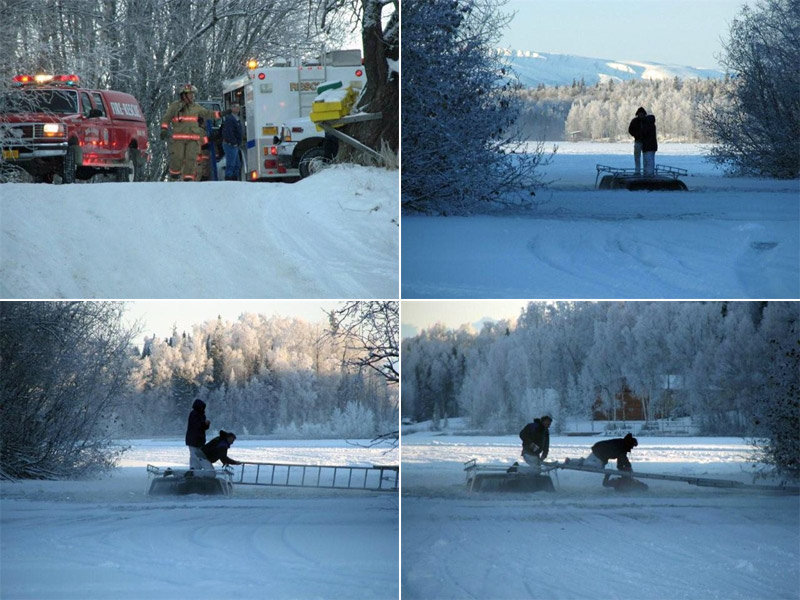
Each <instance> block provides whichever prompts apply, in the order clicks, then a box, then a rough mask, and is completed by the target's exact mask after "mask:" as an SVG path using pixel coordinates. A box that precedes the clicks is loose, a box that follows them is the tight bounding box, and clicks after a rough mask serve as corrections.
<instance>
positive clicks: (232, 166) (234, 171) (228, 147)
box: [222, 102, 243, 181]
mask: <svg viewBox="0 0 800 600" xmlns="http://www.w3.org/2000/svg"><path fill="white" fill-rule="evenodd" d="M242 136H243V132H242V123H241V121H239V105H238V104H237V103H236V102H234V103H233V104H231V106H230V111H229V112H228V114H227V116H226V117H225V120H224V121H223V122H222V151H223V152H224V153H225V181H237V180H238V179H239V169H240V167H241V165H240V164H239V146H240V145H241V143H242Z"/></svg>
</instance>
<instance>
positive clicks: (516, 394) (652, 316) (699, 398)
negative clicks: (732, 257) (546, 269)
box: [403, 302, 800, 454]
mask: <svg viewBox="0 0 800 600" xmlns="http://www.w3.org/2000/svg"><path fill="white" fill-rule="evenodd" d="M797 313H798V304H797V303H792V302H769V303H763V302H627V303H622V302H597V303H595V302H578V303H570V302H559V303H530V304H529V305H528V306H527V307H526V308H525V310H524V311H523V312H522V314H521V315H520V317H519V319H518V320H517V322H516V324H511V323H506V324H499V325H489V326H487V327H484V328H483V330H481V332H480V334H477V335H476V334H475V333H474V332H473V331H470V330H469V329H460V330H459V331H458V332H454V331H452V330H448V329H446V328H444V327H441V326H438V327H433V328H431V329H430V330H426V331H424V332H422V333H420V334H419V335H418V336H415V337H413V338H408V339H406V340H404V341H403V411H404V413H403V414H404V415H405V416H413V417H415V418H416V419H418V420H423V419H429V420H431V421H433V422H434V423H436V422H437V421H438V420H440V419H441V417H442V415H443V412H442V407H443V406H445V405H446V406H447V407H448V409H447V413H446V414H447V416H448V417H453V416H461V417H468V418H469V420H470V423H471V425H472V426H473V427H475V428H478V429H483V430H486V431H492V432H505V433H511V432H513V431H515V428H516V431H518V430H519V424H520V422H522V421H527V420H529V419H530V418H531V417H532V416H535V414H536V411H542V412H544V411H547V412H550V413H551V414H554V415H558V416H559V417H560V419H559V420H558V421H559V423H557V425H558V424H560V423H561V422H562V421H563V419H565V418H566V417H577V418H580V419H589V418H592V416H593V413H594V412H595V411H596V410H597V409H598V408H599V409H602V410H603V412H605V413H606V414H608V415H610V416H611V417H612V418H617V419H621V418H630V415H629V414H627V415H626V414H625V413H624V411H622V410H621V409H622V408H623V403H622V402H621V396H622V394H623V393H626V394H628V397H627V400H626V403H627V405H628V406H629V405H630V404H629V403H630V402H637V401H638V402H640V403H641V405H642V410H643V412H644V418H645V419H660V418H663V417H690V418H692V420H693V422H694V424H695V425H696V426H698V427H699V428H700V429H701V431H702V432H703V433H705V434H715V435H748V436H758V439H762V438H763V439H764V440H770V441H771V440H773V439H777V438H778V437H781V436H782V437H781V439H784V438H785V436H784V433H782V430H781V432H778V433H775V434H773V433H771V431H772V429H770V428H767V427H766V426H765V423H766V422H767V418H766V417H765V416H764V415H767V414H782V415H787V414H788V413H787V412H786V411H787V410H791V409H792V406H793V405H792V404H791V402H790V401H784V400H778V398H782V396H781V394H780V393H778V392H777V390H779V389H780V390H789V389H792V388H791V382H792V378H791V370H790V369H788V368H786V369H784V368H779V367H778V366H777V365H779V364H784V363H786V361H787V360H788V359H784V358H781V357H782V356H784V355H785V354H786V353H787V352H788V350H786V348H787V347H791V343H792V340H794V341H795V342H796V341H797V333H796V327H797V325H796V323H797V321H798V320H800V317H798V314H797ZM793 336H794V337H793ZM773 340H777V342H774V341H773ZM776 343H777V344H780V348H781V352H783V354H780V353H779V352H778V351H777V350H776V348H778V346H776ZM451 357H455V358H456V360H451ZM789 358H791V356H790V357H789ZM452 393H454V394H455V399H456V403H455V405H453V404H452V403H447V398H448V397H449V394H452ZM443 402H444V403H447V404H443ZM453 406H455V408H456V409H457V411H456V412H453V411H452V407H453ZM531 411H534V412H533V414H531ZM776 411H777V412H776ZM781 411H783V412H781ZM784 422H785V423H791V422H792V421H791V418H789V417H788V416H787V417H786V418H785V419H783V421H779V420H777V419H773V420H772V421H770V423H772V424H773V425H771V426H770V427H773V426H774V425H775V424H778V423H784ZM764 447H767V446H764ZM782 447H783V448H785V447H786V446H785V444H783V443H782ZM781 454H785V452H784V450H781Z"/></svg>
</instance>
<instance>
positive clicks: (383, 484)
mask: <svg viewBox="0 0 800 600" xmlns="http://www.w3.org/2000/svg"><path fill="white" fill-rule="evenodd" d="M237 470H238V477H237V476H236V474H235V476H234V480H233V483H235V484H238V485H271V486H275V487H304V488H329V489H337V490H372V491H379V492H386V491H391V492H396V491H397V490H398V489H399V487H400V485H399V484H400V467H398V466H397V465H373V466H371V467H353V466H345V465H301V464H290V463H272V462H242V463H241V468H238V469H237Z"/></svg>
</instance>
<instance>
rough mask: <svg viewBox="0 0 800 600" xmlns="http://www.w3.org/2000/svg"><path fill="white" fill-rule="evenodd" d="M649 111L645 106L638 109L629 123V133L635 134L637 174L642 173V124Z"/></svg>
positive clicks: (634, 153) (634, 150)
mask: <svg viewBox="0 0 800 600" xmlns="http://www.w3.org/2000/svg"><path fill="white" fill-rule="evenodd" d="M646 116H647V111H646V110H645V109H644V108H643V107H641V106H640V107H639V108H637V109H636V116H635V117H634V118H633V119H632V120H631V124H630V125H628V133H629V134H631V135H632V136H633V162H634V164H635V165H636V174H637V175H641V174H642V125H644V118H645V117H646Z"/></svg>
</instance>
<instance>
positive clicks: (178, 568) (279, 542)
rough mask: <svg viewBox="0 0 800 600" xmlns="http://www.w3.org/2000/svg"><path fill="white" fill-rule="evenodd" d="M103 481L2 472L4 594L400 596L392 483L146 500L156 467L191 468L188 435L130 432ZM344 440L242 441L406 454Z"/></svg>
mask: <svg viewBox="0 0 800 600" xmlns="http://www.w3.org/2000/svg"><path fill="white" fill-rule="evenodd" d="M128 444H131V445H132V449H131V450H130V451H129V452H128V453H126V455H125V458H124V460H123V461H122V463H121V466H120V468H118V469H116V470H115V471H114V472H113V474H112V475H111V476H109V477H106V478H104V479H100V480H93V481H75V482H73V481H25V482H21V483H8V482H2V487H1V488H0V490H1V492H2V493H1V495H0V508H2V510H1V511H0V542H2V561H1V562H0V597H1V598H3V599H4V600H16V599H32V600H47V599H53V600H68V599H76V600H89V599H97V600H108V599H111V598H113V599H115V600H116V599H131V600H134V599H135V600H139V599H141V598H152V599H154V600H162V599H167V598H169V599H171V600H172V599H184V598H185V599H192V600H194V599H197V598H231V599H234V598H236V599H263V598H274V599H280V598H309V599H310V598H343V599H344V598H386V599H393V600H396V598H397V597H398V587H399V585H398V578H399V573H398V571H399V569H398V561H399V554H398V539H399V538H398V534H399V526H398V516H399V506H398V497H397V494H396V493H394V492H365V491H353V490H316V489H297V488H284V489H278V488H269V487H255V486H250V487H243V486H234V494H233V495H232V496H231V497H220V496H199V495H197V494H192V495H188V496H175V497H164V496H160V497H148V496H145V489H146V487H147V475H146V471H145V466H146V465H147V464H148V463H151V464H155V465H158V466H168V465H173V466H174V465H180V464H183V465H185V464H186V463H187V461H188V453H187V451H186V447H185V446H184V445H183V441H182V440H170V441H164V440H158V441H154V440H137V441H134V442H128ZM384 452H385V450H379V449H366V448H359V447H354V446H350V445H347V444H345V443H344V442H342V441H338V442H337V441H328V440H323V441H311V442H305V441H304V442H295V441H291V442H283V441H269V442H266V441H258V440H241V439H239V440H237V441H236V444H235V445H234V447H233V448H232V449H231V451H230V456H231V457H234V458H238V459H240V460H251V461H256V460H258V461H280V462H291V463H300V464H339V465H352V466H355V465H362V466H363V465H369V464H371V463H378V464H397V462H398V456H397V451H396V450H394V451H392V452H391V453H389V454H384Z"/></svg>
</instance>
